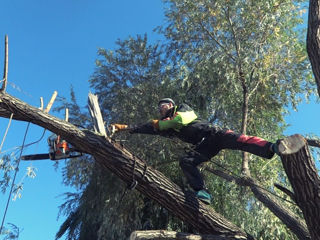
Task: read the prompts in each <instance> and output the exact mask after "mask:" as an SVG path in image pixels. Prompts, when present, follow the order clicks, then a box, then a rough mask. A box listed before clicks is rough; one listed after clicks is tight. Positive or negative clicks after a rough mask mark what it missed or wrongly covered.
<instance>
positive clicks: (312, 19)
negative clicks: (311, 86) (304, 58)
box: [307, 0, 320, 96]
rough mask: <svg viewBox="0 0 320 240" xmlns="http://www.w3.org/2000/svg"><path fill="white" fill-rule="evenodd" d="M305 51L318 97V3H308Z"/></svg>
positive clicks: (319, 28)
mask: <svg viewBox="0 0 320 240" xmlns="http://www.w3.org/2000/svg"><path fill="white" fill-rule="evenodd" d="M307 51H308V55H309V59H310V62H311V66H312V71H313V74H314V77H315V80H316V84H317V86H318V94H319V96H320V1H319V0H310V1H309V16H308V33H307Z"/></svg>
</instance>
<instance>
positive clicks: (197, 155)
mask: <svg viewBox="0 0 320 240" xmlns="http://www.w3.org/2000/svg"><path fill="white" fill-rule="evenodd" d="M158 107H159V113H160V115H161V119H160V120H152V121H150V122H148V123H145V124H142V125H138V126H128V125H124V124H112V125H113V126H114V128H115V129H116V131H121V130H125V129H127V130H129V132H130V133H144V134H154V135H162V136H174V137H178V138H179V139H181V140H182V141H185V142H187V143H191V144H193V145H194V146H195V148H194V151H190V152H188V153H187V154H186V155H185V156H183V157H182V158H181V160H180V167H181V169H182V171H183V173H184V175H185V177H186V178H187V181H188V183H189V184H190V186H191V187H192V188H193V190H194V191H195V193H196V197H197V198H198V199H200V200H201V201H203V202H205V203H207V204H210V203H211V200H212V196H211V195H210V193H209V192H208V191H207V190H206V188H205V185H204V181H203V177H202V176H201V174H200V172H199V170H198V168H197V166H198V165H199V164H200V163H203V162H206V161H209V160H210V159H211V158H212V157H213V156H215V155H216V154H218V153H219V151H220V150H221V149H235V150H242V151H246V152H249V153H252V154H255V155H257V156H260V157H264V158H269V159H270V158H272V157H273V155H274V153H276V152H278V150H277V145H276V144H273V143H271V142H268V141H266V140H264V139H262V138H259V137H253V136H247V135H243V134H236V133H234V132H233V131H231V130H221V129H219V128H218V127H216V126H213V125H212V124H211V123H209V122H207V121H204V120H201V119H200V118H198V116H197V115H196V113H195V112H194V111H193V110H192V108H190V107H189V106H188V105H186V104H181V105H180V106H176V104H175V103H174V101H173V100H172V99H171V98H163V99H161V100H160V101H159V103H158Z"/></svg>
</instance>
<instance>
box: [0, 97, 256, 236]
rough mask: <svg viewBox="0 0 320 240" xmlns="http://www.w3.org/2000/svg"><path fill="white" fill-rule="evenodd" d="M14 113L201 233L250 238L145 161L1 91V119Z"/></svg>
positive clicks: (109, 141) (98, 136) (16, 117)
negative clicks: (85, 155)
mask: <svg viewBox="0 0 320 240" xmlns="http://www.w3.org/2000/svg"><path fill="white" fill-rule="evenodd" d="M11 113H13V114H14V117H13V118H14V119H16V120H22V121H27V122H31V123H34V124H36V125H38V126H41V127H43V128H46V129H48V130H50V131H52V132H54V133H56V134H59V135H61V137H62V138H64V139H66V141H68V142H69V143H70V144H72V145H73V146H74V147H75V148H76V149H79V150H81V151H82V152H84V153H88V154H91V155H92V156H94V157H95V159H96V161H97V162H98V163H99V164H101V165H102V166H103V167H106V168H108V169H109V170H110V171H111V172H113V173H114V174H116V175H117V176H118V177H119V178H121V179H122V180H123V181H124V182H126V183H128V184H130V183H131V182H132V181H133V178H134V180H136V181H137V182H138V185H137V187H136V189H137V190H138V191H140V192H141V193H142V194H144V195H146V196H148V197H149V198H151V199H153V200H154V201H156V202H158V203H159V204H160V205H162V206H163V207H165V208H167V209H168V210H169V211H171V212H172V213H173V214H175V215H176V216H177V217H179V218H180V219H182V220H183V221H185V222H186V223H188V224H190V225H191V226H193V227H194V228H195V229H197V230H198V231H199V232H200V233H202V234H214V235H224V236H225V238H226V239H250V238H251V237H250V236H249V235H248V234H246V233H244V232H243V231H242V230H241V229H239V228H238V227H237V226H235V225H234V224H232V223H230V222H229V221H228V220H226V219H225V218H224V217H223V216H221V215H219V214H218V213H216V212H215V211H214V210H213V209H212V208H210V207H208V206H206V205H204V204H203V203H202V202H200V201H198V200H197V199H196V198H195V196H194V194H193V193H184V192H182V190H181V189H180V187H178V186H177V185H176V184H174V183H172V182H171V181H170V180H169V179H168V178H167V177H165V176H164V175H163V174H162V173H160V172H158V171H157V170H154V169H152V168H151V167H146V164H145V163H144V161H142V160H141V159H140V158H138V157H137V156H134V155H133V154H132V153H130V152H129V151H127V150H126V149H124V148H122V147H121V146H120V145H118V144H116V143H113V142H112V141H111V140H110V139H106V138H105V137H103V136H101V135H98V134H95V133H93V132H92V131H89V130H80V129H78V128H77V127H75V126H74V125H72V124H71V123H68V122H66V121H64V120H60V119H58V118H55V117H53V116H51V115H49V114H47V113H45V112H43V111H41V110H39V109H37V108H34V107H32V106H30V105H28V104H26V103H24V102H22V101H20V100H18V99H16V98H14V97H12V96H10V95H8V94H5V93H3V92H0V117H8V116H10V114H11Z"/></svg>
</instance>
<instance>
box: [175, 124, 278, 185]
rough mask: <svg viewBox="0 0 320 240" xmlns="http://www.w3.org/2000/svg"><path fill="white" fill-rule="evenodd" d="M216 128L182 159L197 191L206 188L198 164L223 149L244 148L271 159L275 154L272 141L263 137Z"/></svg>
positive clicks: (182, 166)
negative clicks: (271, 146) (271, 147)
mask: <svg viewBox="0 0 320 240" xmlns="http://www.w3.org/2000/svg"><path fill="white" fill-rule="evenodd" d="M214 130H215V131H213V132H212V134H211V135H209V136H207V137H206V138H204V139H203V140H202V142H201V143H200V144H198V145H197V146H196V147H195V149H194V151H190V152H189V153H187V154H186V155H185V156H183V157H182V158H181V160H180V167H181V169H182V171H183V173H184V175H185V177H186V178H187V181H188V183H189V184H190V186H191V187H192V188H193V189H194V190H195V191H199V190H202V189H204V181H203V177H202V175H201V173H200V171H199V170H198V168H197V166H198V165H199V164H200V163H203V162H206V161H209V160H210V159H211V158H212V157H213V156H215V155H216V154H218V153H219V151H220V150H222V149H234V150H242V151H245V152H249V153H252V154H255V155H257V156H260V157H263V158H269V159H270V158H272V157H273V155H274V153H273V152H272V151H271V150H270V145H271V144H272V143H271V142H268V141H266V140H264V139H262V138H259V137H252V136H247V135H243V134H236V133H235V132H233V131H231V130H217V129H214Z"/></svg>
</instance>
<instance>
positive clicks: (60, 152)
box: [21, 134, 83, 161]
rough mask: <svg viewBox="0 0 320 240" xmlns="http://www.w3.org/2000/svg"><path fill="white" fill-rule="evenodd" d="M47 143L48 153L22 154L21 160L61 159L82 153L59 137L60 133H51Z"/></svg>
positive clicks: (79, 155)
mask: <svg viewBox="0 0 320 240" xmlns="http://www.w3.org/2000/svg"><path fill="white" fill-rule="evenodd" d="M48 145H49V153H42V154H31V155H24V156H21V160H24V161H32V160H44V159H50V160H61V159H67V158H76V157H81V156H82V155H83V154H82V153H81V152H78V151H77V150H76V149H75V148H73V147H71V146H70V144H69V143H68V142H67V141H65V140H64V139H62V138H61V137H60V135H56V134H53V135H51V136H50V137H49V138H48Z"/></svg>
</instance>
